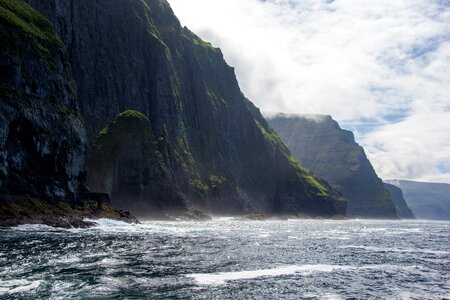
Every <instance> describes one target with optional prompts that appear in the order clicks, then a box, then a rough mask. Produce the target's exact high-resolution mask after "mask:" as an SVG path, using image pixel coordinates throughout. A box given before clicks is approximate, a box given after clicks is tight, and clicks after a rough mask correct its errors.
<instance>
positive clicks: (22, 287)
mask: <svg viewBox="0 0 450 300" xmlns="http://www.w3.org/2000/svg"><path fill="white" fill-rule="evenodd" d="M42 282H43V281H42V280H35V281H30V280H25V279H18V280H4V281H3V280H0V295H12V294H18V293H27V292H30V291H32V290H35V289H37V288H38V287H39V286H40V285H41V283H42Z"/></svg>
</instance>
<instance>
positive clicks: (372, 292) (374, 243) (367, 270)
mask: <svg viewBox="0 0 450 300" xmlns="http://www.w3.org/2000/svg"><path fill="white" fill-rule="evenodd" d="M0 298H1V299H158V298H160V299H163V298H164V299H166V298H172V299H380V298H381V299H444V298H450V222H425V221H323V220H322V221H320V220H317V221H315V220H307V221H262V222H251V221H234V220H226V219H220V220H215V221H210V222H199V223H197V222H149V223H145V224H142V225H128V224H124V223H120V222H114V221H108V220H102V221H101V222H100V226H98V227H97V228H92V229H83V230H80V229H73V230H57V229H51V228H49V227H45V226H23V227H19V228H15V229H3V230H0Z"/></svg>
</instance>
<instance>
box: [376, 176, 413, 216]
mask: <svg viewBox="0 0 450 300" xmlns="http://www.w3.org/2000/svg"><path fill="white" fill-rule="evenodd" d="M384 187H385V188H386V189H387V190H388V191H389V194H390V195H391V199H392V202H394V205H395V209H396V211H397V215H398V216H399V217H400V218H402V219H415V217H414V214H413V213H412V211H411V209H410V208H409V207H408V204H406V201H405V198H404V197H403V192H402V190H401V189H400V188H398V187H396V186H395V185H392V184H389V183H385V184H384Z"/></svg>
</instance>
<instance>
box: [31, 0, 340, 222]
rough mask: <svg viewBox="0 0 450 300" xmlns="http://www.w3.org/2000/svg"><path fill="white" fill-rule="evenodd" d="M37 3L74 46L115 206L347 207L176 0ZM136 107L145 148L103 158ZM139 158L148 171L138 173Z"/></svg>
mask: <svg viewBox="0 0 450 300" xmlns="http://www.w3.org/2000/svg"><path fill="white" fill-rule="evenodd" d="M28 2H29V3H30V4H31V5H32V6H33V7H34V8H36V9H37V10H38V11H40V12H41V13H42V14H44V15H45V16H46V17H47V18H48V19H49V20H50V21H51V22H52V23H53V25H54V28H55V30H56V31H57V32H58V34H59V35H60V37H61V38H62V40H63V42H64V44H65V45H66V46H67V48H68V53H69V59H70V63H71V65H72V70H73V75H74V79H75V82H76V84H77V86H78V93H77V99H78V103H79V106H80V109H81V114H82V116H83V118H84V120H85V122H86V128H87V136H88V141H89V145H91V146H90V147H91V151H90V153H91V154H92V156H91V159H90V162H91V166H90V170H92V169H95V168H96V167H97V166H99V165H100V166H101V167H99V169H98V172H96V173H93V174H89V176H88V177H89V184H90V185H91V186H92V187H95V189H99V190H101V191H108V192H111V193H112V195H113V201H114V202H115V203H118V204H121V205H123V206H125V207H130V208H132V209H136V206H135V205H134V204H132V203H130V202H129V201H128V202H125V200H120V199H126V198H129V199H136V201H138V202H142V201H144V202H147V203H148V204H149V205H150V206H151V207H153V206H155V205H156V206H158V207H161V206H172V205H175V206H178V207H179V206H185V207H188V208H190V209H202V210H205V211H207V212H210V213H217V214H237V213H252V212H262V213H269V214H273V213H276V214H289V213H294V214H295V213H307V214H311V215H325V216H331V215H335V214H339V213H342V212H343V211H344V210H345V201H342V199H340V196H339V194H338V193H337V192H335V191H334V190H333V189H332V188H331V187H330V186H329V185H328V184H327V183H326V182H324V181H322V180H320V179H318V178H317V177H316V176H314V175H312V174H311V173H310V172H309V171H308V170H307V169H306V168H305V167H303V166H302V165H301V164H300V163H299V162H298V161H297V160H296V159H295V157H294V156H293V155H291V153H290V151H289V150H288V149H287V148H286V147H285V145H284V144H283V143H282V142H281V141H280V140H279V138H278V137H277V135H276V134H275V133H274V132H273V131H272V130H271V129H270V128H269V126H268V124H267V123H266V121H265V120H264V118H263V117H262V116H261V114H260V112H259V110H258V109H257V108H255V107H254V106H253V105H252V104H251V103H250V102H249V101H248V100H247V99H246V98H245V97H244V95H243V94H242V92H241V91H240V89H239V85H238V82H237V80H236V77H235V74H234V70H233V68H231V67H230V66H228V65H227V64H226V62H225V61H224V59H223V55H222V53H221V51H220V50H219V49H217V48H214V47H213V46H212V45H211V44H209V43H207V42H204V41H203V40H201V39H200V38H199V37H198V36H196V35H195V34H194V33H192V32H191V31H189V30H188V29H187V28H183V27H181V25H180V23H179V21H178V19H177V18H176V17H175V15H174V14H173V12H172V10H171V8H170V6H169V4H168V3H167V2H166V1H165V0H145V1H144V0H97V1H75V0H28ZM126 110H134V111H137V112H140V113H142V114H143V115H144V116H145V117H146V118H147V119H148V122H145V124H142V126H143V127H142V128H140V130H141V131H139V130H134V131H133V133H132V135H133V136H134V135H136V136H138V138H137V139H136V140H135V141H133V140H131V139H129V138H128V137H124V140H123V142H124V144H125V145H130V146H133V147H137V148H136V149H134V150H126V149H125V148H123V147H122V148H121V147H118V149H119V150H118V152H117V153H114V154H112V155H108V154H107V153H105V152H102V151H99V149H98V146H99V145H100V144H102V142H101V139H102V134H103V133H104V134H106V135H108V136H115V134H116V130H115V129H113V127H114V122H118V121H120V119H121V118H122V116H120V115H119V114H121V113H122V112H124V111H126ZM117 118H118V119H117ZM113 120H114V121H113ZM110 122H113V123H111V124H110ZM104 128H107V129H106V131H104V132H103V133H100V132H101V131H102V130H103V129H104ZM114 128H115V127H114ZM116 129H117V128H116ZM118 131H120V130H118ZM99 135H100V137H99V138H98V139H97V137H98V136H99ZM144 136H145V137H144ZM149 143H150V144H149ZM94 144H96V146H94ZM119 144H120V143H119ZM146 144H148V145H149V146H148V148H147V147H146V146H144V145H146ZM117 145H118V144H117ZM144 148H146V149H147V150H142V149H144ZM99 155H100V156H102V157H103V158H104V159H110V161H98V160H99ZM140 155H142V157H144V161H143V162H142V165H139V166H136V167H134V166H131V165H133V164H135V163H137V162H138V161H137V160H136V158H137V157H138V156H140ZM115 159H117V161H115ZM112 168H116V171H114V172H115V173H114V174H116V175H111V174H113V172H112V171H111V170H112ZM147 169H148V171H149V173H148V172H147ZM117 170H121V171H117ZM152 172H154V173H152ZM102 174H103V175H102ZM133 174H134V175H133ZM136 174H137V175H136ZM147 174H150V178H148V177H147ZM152 174H153V175H155V177H154V178H153V179H152V176H153V175H152ZM157 174H159V175H158V176H156V175H157ZM135 175H136V176H135ZM102 176H110V177H105V178H101V177H102ZM111 176H112V177H111ZM152 180H153V181H152ZM147 182H148V185H146V184H145V183H147ZM141 183H144V184H143V185H142V184H141ZM154 184H155V185H154ZM114 185H116V186H114ZM137 186H140V187H139V188H138V189H137V190H136V189H135V187H137ZM169 187H170V188H169ZM116 200H117V201H116ZM130 201H131V200H130ZM132 202H133V203H137V202H135V200H132ZM180 203H181V204H180Z"/></svg>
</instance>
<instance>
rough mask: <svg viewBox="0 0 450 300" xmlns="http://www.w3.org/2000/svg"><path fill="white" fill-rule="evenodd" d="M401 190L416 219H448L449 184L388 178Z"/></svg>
mask: <svg viewBox="0 0 450 300" xmlns="http://www.w3.org/2000/svg"><path fill="white" fill-rule="evenodd" d="M387 182H388V183H390V184H392V185H395V186H397V187H399V188H401V190H402V191H403V196H404V197H405V200H406V203H407V204H408V206H409V207H410V208H411V211H412V212H413V213H414V215H415V216H416V218H418V219H427V220H450V184H446V183H428V182H415V181H408V180H388V181H387Z"/></svg>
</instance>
